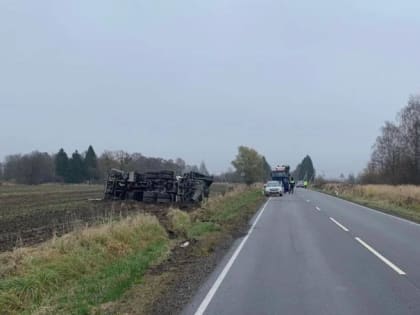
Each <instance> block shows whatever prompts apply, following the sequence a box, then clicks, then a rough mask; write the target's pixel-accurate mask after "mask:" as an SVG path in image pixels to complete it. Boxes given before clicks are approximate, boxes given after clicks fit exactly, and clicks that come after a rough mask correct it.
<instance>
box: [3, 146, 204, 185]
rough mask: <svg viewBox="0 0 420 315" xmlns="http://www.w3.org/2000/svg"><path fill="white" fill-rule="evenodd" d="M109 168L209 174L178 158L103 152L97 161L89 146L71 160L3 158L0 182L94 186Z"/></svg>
mask: <svg viewBox="0 0 420 315" xmlns="http://www.w3.org/2000/svg"><path fill="white" fill-rule="evenodd" d="M111 168H118V169H122V170H126V171H129V170H136V171H138V172H151V171H160V170H171V171H174V172H175V174H176V175H181V174H183V173H185V172H189V171H196V172H200V173H203V174H206V175H208V174H209V172H208V170H207V167H206V165H205V163H204V162H201V164H200V165H199V166H196V165H188V164H187V163H186V162H185V161H184V160H183V159H181V158H177V159H175V160H172V159H168V160H167V159H163V158H156V157H146V156H144V155H142V154H141V153H132V154H130V153H127V152H125V151H105V152H103V153H102V154H101V155H100V156H99V157H98V156H97V155H96V153H95V150H94V149H93V147H92V146H89V148H88V149H87V150H86V151H85V152H83V153H79V152H78V151H77V150H76V151H74V152H73V153H72V154H71V156H69V155H67V153H66V152H65V151H64V149H60V150H59V151H58V152H57V153H56V154H52V155H51V154H49V153H46V152H38V151H34V152H32V153H29V154H13V155H9V156H6V158H5V160H4V162H3V163H0V179H2V180H5V181H11V182H16V183H18V184H28V185H37V184H42V183H48V182H63V183H86V182H89V183H95V182H101V181H103V180H104V178H105V176H106V174H107V172H108V170H109V169H111Z"/></svg>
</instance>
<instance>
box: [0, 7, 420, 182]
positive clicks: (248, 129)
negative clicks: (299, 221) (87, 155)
mask: <svg viewBox="0 0 420 315" xmlns="http://www.w3.org/2000/svg"><path fill="white" fill-rule="evenodd" d="M419 78H420V1H418V0H411V1H408V0H407V1H404V0H402V1H386V0H380V1H372V0H370V1H366V0H350V1H336V0H318V1H312V0H305V1H303V0H293V1H291V0H289V1H281V0H280V1H279V0H212V1H202V0H189V1H185V0H184V1H176V0H171V1H161V0H147V1H134V0H133V1H123V0H118V1H117V0H115V1H104V0H95V1H93V0H90V1H86V0H72V1H53V0H52V1H41V0H37V1H31V0H27V1H19V0H1V1H0V115H1V116H0V117H1V121H0V159H2V158H4V156H5V155H7V154H11V153H25V152H30V151H32V150H40V151H47V152H56V151H57V150H58V149H59V148H60V147H64V148H65V149H66V150H67V151H68V153H71V152H72V151H74V150H75V149H79V150H80V151H82V150H85V149H86V148H87V146H88V145H89V144H92V145H93V146H94V148H95V149H96V151H97V152H98V153H101V152H102V151H103V150H105V149H112V150H113V149H123V150H127V151H130V152H134V151H135V152H141V153H143V154H145V155H150V156H161V157H165V158H175V157H178V156H179V157H182V158H184V159H185V160H186V161H187V162H189V163H199V162H200V161H201V160H205V161H206V164H207V166H208V168H209V169H210V170H211V171H213V172H220V171H223V170H225V169H227V168H228V167H229V166H230V161H231V160H232V159H233V158H234V156H235V154H236V151H237V147H238V146H239V145H241V144H243V145H248V146H251V147H254V148H256V149H257V150H258V151H259V152H260V153H262V154H264V155H265V156H266V157H267V159H268V161H269V162H270V163H272V164H273V165H274V164H278V163H289V164H291V166H292V167H295V166H296V164H297V163H298V162H299V161H300V160H301V159H302V158H303V157H304V156H305V155H306V154H310V155H311V156H312V159H313V161H314V164H315V167H316V169H317V170H318V173H322V172H324V173H325V174H326V175H327V176H338V175H339V174H340V173H341V172H343V173H345V174H348V173H349V172H355V173H357V172H359V171H360V170H361V169H363V167H364V166H365V164H366V162H367V160H368V159H369V156H370V152H371V146H372V144H373V143H374V140H375V138H376V136H377V135H378V134H379V129H380V127H381V125H382V124H383V123H384V121H385V120H393V119H394V118H395V115H396V113H397V112H398V111H399V110H400V109H401V108H402V107H403V106H404V105H405V103H406V101H407V99H408V96H409V95H410V94H413V93H419V92H420V79H419Z"/></svg>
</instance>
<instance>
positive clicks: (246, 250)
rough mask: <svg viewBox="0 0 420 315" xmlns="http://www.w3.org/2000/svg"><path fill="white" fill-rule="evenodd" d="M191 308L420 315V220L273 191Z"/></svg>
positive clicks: (298, 193)
mask: <svg viewBox="0 0 420 315" xmlns="http://www.w3.org/2000/svg"><path fill="white" fill-rule="evenodd" d="M183 314H195V315H200V314H218V315H223V314H241V315H242V314H253V315H254V314H258V315H261V314H270V315H271V314H297V315H301V314H311V315H313V314H322V315H324V314H331V315H336V314H357V315H361V314H381V315H384V314H416V315H419V314H420V225H418V224H415V223H412V222H409V221H406V220H403V219H399V218H396V217H393V216H390V215H386V214H383V213H381V212H378V211H375V210H371V209H368V208H365V207H362V206H358V205H355V204H352V203H350V202H347V201H344V200H340V199H338V198H335V197H332V196H328V195H325V194H321V193H318V192H314V191H309V190H304V189H298V190H297V191H296V193H295V194H294V195H287V196H284V197H282V198H279V197H272V198H270V199H269V200H268V202H267V203H266V204H265V206H264V207H263V208H262V209H261V210H260V211H259V212H258V213H257V215H256V217H255V218H254V220H253V223H252V227H251V229H250V231H249V232H248V234H247V235H246V236H245V237H244V238H242V239H240V240H238V241H237V243H236V244H235V246H234V247H233V248H232V250H231V251H230V252H229V253H228V254H227V255H226V257H225V259H224V260H223V261H222V262H221V264H220V266H219V267H218V268H217V269H216V270H215V272H214V273H213V274H212V276H211V277H210V278H209V279H208V281H207V282H206V283H205V284H203V286H202V287H201V288H200V290H199V291H198V292H197V294H196V296H195V297H194V298H193V300H192V302H191V303H190V305H188V306H187V307H186V308H185V309H184V311H183Z"/></svg>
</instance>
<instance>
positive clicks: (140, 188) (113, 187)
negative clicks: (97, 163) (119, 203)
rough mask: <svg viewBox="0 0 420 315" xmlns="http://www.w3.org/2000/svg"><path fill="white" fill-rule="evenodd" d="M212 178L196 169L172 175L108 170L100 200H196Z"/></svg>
mask: <svg viewBox="0 0 420 315" xmlns="http://www.w3.org/2000/svg"><path fill="white" fill-rule="evenodd" d="M212 183H213V177H211V176H206V175H203V174H200V173H197V172H189V173H186V174H184V175H183V176H175V173H174V172H173V171H160V172H147V173H143V174H142V173H138V172H125V171H121V170H118V169H111V170H110V171H109V172H108V178H107V179H106V181H105V191H104V199H106V200H137V201H142V202H148V203H183V204H188V203H199V202H201V201H202V200H204V199H205V198H207V197H208V196H209V192H210V186H211V184H212Z"/></svg>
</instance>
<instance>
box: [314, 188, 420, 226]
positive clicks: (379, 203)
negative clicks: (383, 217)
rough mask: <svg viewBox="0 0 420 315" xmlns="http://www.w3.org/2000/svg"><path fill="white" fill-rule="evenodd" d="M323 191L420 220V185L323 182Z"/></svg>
mask: <svg viewBox="0 0 420 315" xmlns="http://www.w3.org/2000/svg"><path fill="white" fill-rule="evenodd" d="M322 190H323V191H326V192H328V193H330V194H333V195H336V196H338V197H343V198H345V199H349V200H352V201H355V202H358V203H361V204H364V205H367V206H370V207H373V208H376V209H378V210H382V211H385V212H388V213H392V214H395V215H398V216H401V217H404V218H407V219H410V220H413V221H417V222H420V186H413V185H402V186H391V185H349V184H331V183H330V184H325V185H323V187H322Z"/></svg>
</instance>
